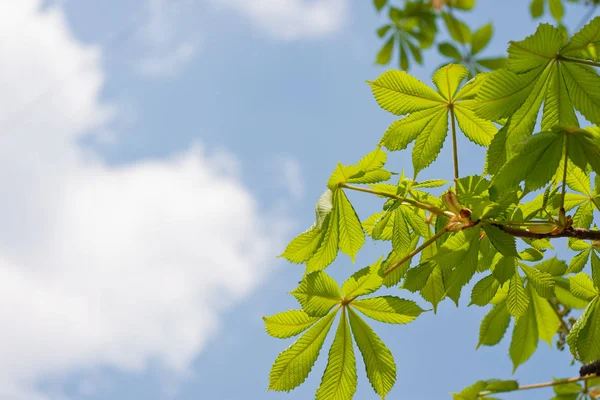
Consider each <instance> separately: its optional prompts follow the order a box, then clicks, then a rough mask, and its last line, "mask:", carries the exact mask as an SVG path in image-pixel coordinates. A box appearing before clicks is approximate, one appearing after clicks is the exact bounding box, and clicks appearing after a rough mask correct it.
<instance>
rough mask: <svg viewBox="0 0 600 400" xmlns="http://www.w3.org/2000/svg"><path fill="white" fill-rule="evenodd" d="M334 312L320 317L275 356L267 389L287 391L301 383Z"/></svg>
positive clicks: (320, 344)
mask: <svg viewBox="0 0 600 400" xmlns="http://www.w3.org/2000/svg"><path fill="white" fill-rule="evenodd" d="M335 314H336V313H330V314H329V315H327V316H326V317H324V318H322V319H321V320H320V321H319V322H317V323H316V324H315V325H314V326H313V327H312V328H310V329H309V330H308V331H307V332H306V333H305V334H304V335H302V336H301V337H300V339H298V340H297V341H296V342H295V343H294V344H292V345H291V346H290V347H288V348H287V349H286V350H284V351H283V352H282V353H280V354H279V356H277V359H276V360H275V363H274V364H273V367H272V368H271V374H270V375H269V390H275V391H289V390H292V389H294V388H295V387H297V386H299V385H300V384H302V383H303V382H304V381H305V380H306V378H307V377H308V374H309V373H310V370H311V369H312V366H313V365H314V364H315V361H317V358H318V357H319V352H320V351H321V347H323V342H324V341H325V337H326V336H327V333H328V332H329V329H330V328H331V324H332V323H333V320H334V318H335Z"/></svg>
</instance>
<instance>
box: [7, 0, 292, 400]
mask: <svg viewBox="0 0 600 400" xmlns="http://www.w3.org/2000/svg"><path fill="white" fill-rule="evenodd" d="M40 3H41V0H20V1H14V2H0V38H8V37H10V40H0V57H1V58H2V59H3V60H10V62H4V63H0V76H2V79H1V80H0V109H2V110H3V114H4V116H5V117H6V118H4V119H2V118H0V132H2V133H1V134H0V187H2V189H3V196H1V197H0V220H2V225H1V227H0V304H1V305H2V307H0V326H2V329H1V330H0V354H2V355H3V357H2V358H0V398H2V399H15V400H18V399H27V400H31V399H41V398H44V397H43V396H42V395H41V394H40V393H37V392H36V391H35V387H36V386H35V385H36V382H38V381H39V379H41V378H43V377H48V376H61V375H63V374H68V373H69V372H70V371H73V370H75V369H79V368H85V369H89V368H92V369H93V368H94V367H97V366H111V367H115V368H119V369H124V370H132V371H137V370H140V369H143V368H144V367H145V366H146V365H147V362H148V361H149V360H159V361H161V362H162V363H163V365H164V366H165V368H169V369H171V370H174V371H183V370H185V368H186V366H187V365H188V363H189V362H190V360H191V359H192V358H193V357H194V356H195V355H196V354H197V353H198V352H199V351H200V350H201V349H202V348H203V347H204V346H205V345H206V343H207V340H209V338H210V336H211V334H214V332H215V330H216V329H218V323H219V313H220V311H222V310H224V309H225V308H227V307H230V306H232V304H234V303H235V302H236V301H237V300H239V299H240V298H242V297H243V296H245V295H247V294H248V293H249V292H250V291H251V290H252V289H253V288H254V287H255V286H256V285H257V284H258V283H259V282H260V281H261V279H262V278H263V277H264V275H265V273H267V272H268V271H267V269H266V268H268V267H265V266H266V265H269V263H270V260H271V259H272V256H273V254H276V251H277V250H278V248H277V249H276V247H278V246H279V243H277V242H276V239H274V238H275V237H278V236H280V234H278V233H274V234H272V235H270V234H267V233H265V232H266V231H265V228H266V226H267V225H268V224H271V223H273V224H272V226H275V227H277V226H278V224H280V223H283V222H284V221H283V222H282V221H280V220H278V221H280V222H276V221H271V220H269V219H268V218H266V217H264V216H262V215H260V213H259V212H258V211H257V205H256V204H255V200H254V198H253V196H252V194H251V193H249V192H248V191H247V190H246V188H245V187H244V186H243V184H242V183H241V181H240V178H239V176H237V174H236V166H235V159H234V158H233V157H232V156H231V155H229V154H227V153H224V152H222V153H217V154H212V155H211V154H209V153H208V152H207V151H206V150H204V149H203V148H202V146H201V145H196V146H194V147H193V148H192V149H190V150H188V151H186V152H184V153H182V154H179V155H176V156H173V157H172V158H170V159H167V160H158V161H145V162H140V163H135V164H130V165H126V166H120V167H112V166H108V165H106V164H105V163H104V162H103V161H102V160H101V159H100V158H99V157H97V156H95V155H93V154H90V153H89V152H87V153H86V152H84V151H82V150H81V149H80V148H79V147H78V146H77V145H76V142H77V140H78V139H79V138H81V137H82V135H84V134H85V133H86V132H89V131H90V130H95V129H101V128H103V127H104V126H106V124H107V122H108V121H109V120H110V118H111V115H112V114H113V111H112V110H111V107H107V106H105V105H103V104H101V103H100V102H99V92H100V90H101V88H102V84H103V74H102V71H101V69H100V53H99V51H98V49H94V48H89V47H85V46H83V45H81V44H80V43H78V42H77V41H76V40H75V39H74V38H73V36H72V35H71V33H70V32H69V31H68V29H67V24H66V23H65V21H64V16H63V14H62V12H61V9H60V8H57V7H50V8H48V9H46V10H45V11H44V12H40V11H39V6H40ZM14 20H20V21H25V22H24V23H23V24H22V25H20V26H17V25H15V24H11V21H14ZM23 29H25V30H26V31H25V32H26V34H22V33H23V32H22V31H21V30H23ZM56 82H60V83H61V84H60V87H59V92H55V93H50V94H49V95H48V96H42V97H40V98H39V101H36V102H35V103H34V104H31V103H29V100H30V99H31V98H36V96H37V95H38V94H39V93H40V90H43V89H44V88H47V87H52V86H53V85H55V84H56ZM24 110H25V111H26V113H25V114H23V115H24V117H23V118H16V119H15V118H14V116H15V115H16V116H19V115H21V114H22V113H23V111H24ZM7 121H10V123H9V124H8V125H7Z"/></svg>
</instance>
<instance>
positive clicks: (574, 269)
mask: <svg viewBox="0 0 600 400" xmlns="http://www.w3.org/2000/svg"><path fill="white" fill-rule="evenodd" d="M591 251H592V250H591V249H587V250H584V251H582V252H580V253H577V254H576V255H575V256H574V257H573V258H571V262H570V263H569V269H567V272H566V273H567V274H576V273H578V272H581V271H582V270H583V268H584V267H585V265H586V264H587V262H588V260H589V259H590V253H591Z"/></svg>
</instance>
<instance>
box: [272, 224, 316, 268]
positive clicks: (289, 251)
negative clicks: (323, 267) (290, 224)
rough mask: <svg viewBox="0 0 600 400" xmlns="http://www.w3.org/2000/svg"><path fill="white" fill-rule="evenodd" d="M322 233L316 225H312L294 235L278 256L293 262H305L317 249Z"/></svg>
mask: <svg viewBox="0 0 600 400" xmlns="http://www.w3.org/2000/svg"><path fill="white" fill-rule="evenodd" d="M324 233H325V232H324V231H321V230H320V229H319V228H317V226H316V225H313V226H312V227H311V228H310V229H309V230H307V231H306V232H303V233H301V234H300V235H298V236H296V237H295V238H294V239H293V240H292V241H291V242H290V243H289V244H288V245H287V247H286V248H285V251H284V252H283V253H282V254H281V255H280V256H279V257H283V258H285V259H286V260H288V261H289V262H292V263H295V264H301V263H304V262H306V261H307V260H308V259H309V258H310V257H311V256H312V255H313V254H314V253H315V251H317V248H318V247H319V244H320V243H321V240H322V239H323V236H324Z"/></svg>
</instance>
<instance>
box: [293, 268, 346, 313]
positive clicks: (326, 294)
mask: <svg viewBox="0 0 600 400" xmlns="http://www.w3.org/2000/svg"><path fill="white" fill-rule="evenodd" d="M291 294H292V295H293V296H294V297H295V298H296V299H297V300H298V302H300V304H301V305H302V309H303V310H304V311H305V312H306V313H307V314H308V315H310V316H316V317H319V316H323V315H325V314H327V313H328V312H329V310H331V308H333V307H334V306H335V305H336V304H338V303H339V302H340V300H341V298H342V293H341V292H340V288H339V287H338V285H337V283H336V282H335V280H334V279H333V278H331V277H330V276H329V275H327V274H326V273H325V272H322V271H316V272H311V273H310V274H308V275H306V276H305V277H304V279H302V282H300V285H299V286H298V287H297V288H296V289H294V290H293V291H292V292H291Z"/></svg>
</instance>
